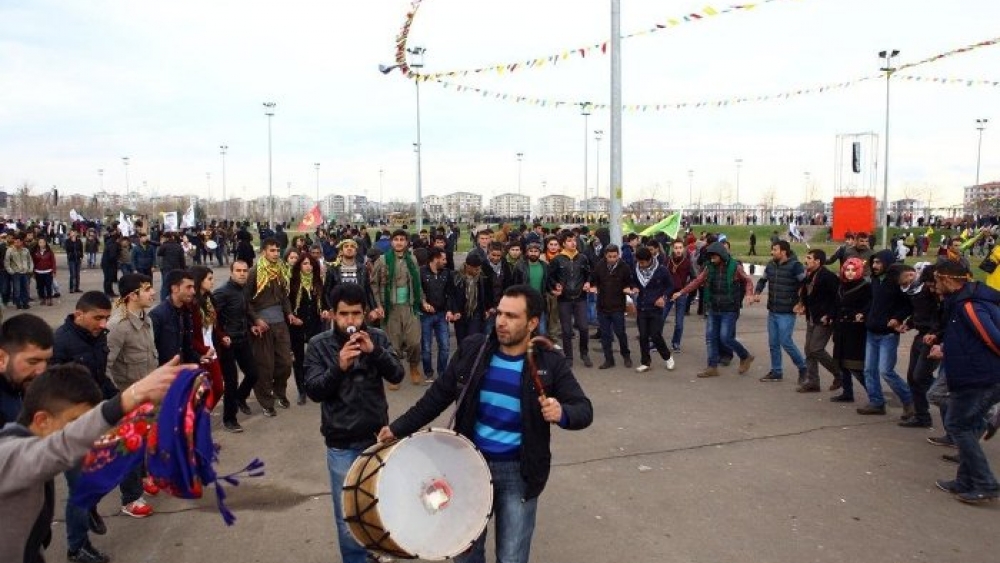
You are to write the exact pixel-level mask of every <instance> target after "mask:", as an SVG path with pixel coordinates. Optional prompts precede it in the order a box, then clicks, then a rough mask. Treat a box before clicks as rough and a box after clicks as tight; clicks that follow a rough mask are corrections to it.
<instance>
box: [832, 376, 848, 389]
mask: <svg viewBox="0 0 1000 563" xmlns="http://www.w3.org/2000/svg"><path fill="white" fill-rule="evenodd" d="M843 386H844V382H843V380H841V379H840V378H839V377H838V378H835V379H834V380H833V383H831V384H830V388H829V389H828V391H836V390H838V389H840V388H842V387H843Z"/></svg>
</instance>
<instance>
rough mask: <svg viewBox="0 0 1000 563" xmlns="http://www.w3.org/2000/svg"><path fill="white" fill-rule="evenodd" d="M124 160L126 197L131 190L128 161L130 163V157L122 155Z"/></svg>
mask: <svg viewBox="0 0 1000 563" xmlns="http://www.w3.org/2000/svg"><path fill="white" fill-rule="evenodd" d="M122 162H123V163H124V164H125V197H128V192H129V191H130V188H129V184H128V163H129V157H127V156H123V157H122Z"/></svg>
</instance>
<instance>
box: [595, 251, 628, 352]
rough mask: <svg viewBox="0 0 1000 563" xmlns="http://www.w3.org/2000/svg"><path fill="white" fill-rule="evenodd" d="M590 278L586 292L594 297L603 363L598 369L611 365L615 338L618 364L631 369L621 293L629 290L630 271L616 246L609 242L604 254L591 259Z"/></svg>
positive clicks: (623, 295)
mask: <svg viewBox="0 0 1000 563" xmlns="http://www.w3.org/2000/svg"><path fill="white" fill-rule="evenodd" d="M590 280H591V285H590V292H591V293H593V294H595V295H596V296H597V319H598V322H599V323H600V325H599V326H600V329H599V332H600V333H601V349H602V350H603V352H604V363H602V364H601V365H600V366H598V369H610V368H612V367H614V366H615V357H614V354H613V352H612V345H613V343H614V341H613V339H614V338H615V337H617V338H618V346H619V351H620V352H621V355H622V363H623V364H625V367H627V368H631V367H632V354H631V352H630V351H629V348H628V337H627V336H626V335H625V294H627V293H631V286H632V272H631V271H630V270H629V267H628V266H627V265H626V264H625V262H624V261H623V260H621V254H620V253H619V251H618V245H615V244H609V245H607V246H605V247H604V257H603V258H599V259H598V261H597V262H595V264H594V270H593V273H591V276H590Z"/></svg>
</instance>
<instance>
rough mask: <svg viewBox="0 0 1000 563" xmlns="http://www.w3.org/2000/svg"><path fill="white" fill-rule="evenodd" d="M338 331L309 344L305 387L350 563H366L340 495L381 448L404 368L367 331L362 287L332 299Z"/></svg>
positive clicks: (336, 292) (383, 339) (338, 291)
mask: <svg viewBox="0 0 1000 563" xmlns="http://www.w3.org/2000/svg"><path fill="white" fill-rule="evenodd" d="M330 299H331V301H330V307H331V310H332V312H333V329H332V330H328V331H326V332H323V333H320V334H318V335H316V336H315V337H313V338H312V340H310V341H309V347H308V349H307V351H306V358H305V377H304V379H303V385H304V387H305V391H306V394H308V395H309V398H310V399H312V400H314V401H316V402H317V403H320V412H321V422H320V431H321V432H322V434H323V439H324V441H325V442H326V448H327V449H326V465H327V469H328V470H329V473H330V486H331V488H332V490H333V491H334V494H333V495H331V496H332V497H333V512H334V521H335V524H336V526H337V537H338V539H339V543H340V557H341V560H342V561H343V562H344V563H365V562H366V561H367V560H368V559H367V552H366V551H365V549H364V548H363V547H361V546H360V545H358V543H357V542H356V541H355V540H354V537H353V536H352V535H351V533H350V531H349V530H348V527H347V524H346V523H345V522H344V507H343V502H342V500H341V494H340V490H341V489H342V488H343V486H344V479H345V477H346V476H347V473H348V471H350V469H351V464H352V463H354V460H355V459H357V458H358V456H359V455H361V452H363V451H364V450H365V449H366V448H368V447H369V446H371V445H372V444H374V443H375V436H376V433H377V432H378V431H379V429H380V428H382V427H384V426H385V425H386V423H388V421H389V404H388V401H387V400H386V396H385V389H384V387H383V384H382V381H383V380H384V381H386V382H388V383H389V384H390V385H398V384H399V382H400V381H402V380H403V366H402V364H400V362H399V360H398V359H397V358H396V354H395V353H394V352H393V349H392V344H391V343H390V341H389V338H388V336H386V334H385V333H384V332H382V331H381V330H379V329H377V328H372V327H368V326H365V313H366V311H365V307H366V304H367V297H366V295H365V291H364V289H362V287H361V286H360V285H358V284H353V283H344V284H340V285H338V286H336V287H335V288H334V289H333V292H332V293H331V294H330Z"/></svg>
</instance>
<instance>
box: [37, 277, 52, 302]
mask: <svg viewBox="0 0 1000 563" xmlns="http://www.w3.org/2000/svg"><path fill="white" fill-rule="evenodd" d="M35 287H37V288H38V298H39V299H52V272H49V273H47V274H38V273H36V274H35Z"/></svg>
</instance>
